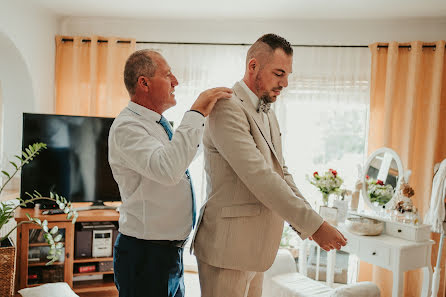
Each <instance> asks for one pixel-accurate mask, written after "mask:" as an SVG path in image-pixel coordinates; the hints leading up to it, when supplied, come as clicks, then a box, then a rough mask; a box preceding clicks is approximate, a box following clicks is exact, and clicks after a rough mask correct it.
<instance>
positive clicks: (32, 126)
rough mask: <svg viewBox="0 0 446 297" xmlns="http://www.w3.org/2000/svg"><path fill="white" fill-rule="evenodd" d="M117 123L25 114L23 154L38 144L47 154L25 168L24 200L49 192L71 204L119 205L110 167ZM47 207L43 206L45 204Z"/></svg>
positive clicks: (74, 117)
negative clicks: (110, 138)
mask: <svg viewBox="0 0 446 297" xmlns="http://www.w3.org/2000/svg"><path fill="white" fill-rule="evenodd" d="M113 120H114V119H113V118H101V117H84V116H66V115H52V114H32V113H24V114H23V139H22V149H24V148H25V147H28V146H29V145H30V144H33V143H35V142H43V143H46V145H47V149H44V150H42V151H41V153H40V154H39V155H38V156H37V157H36V158H34V160H32V161H31V162H30V163H29V164H26V165H25V166H24V167H23V168H22V173H21V183H20V184H21V185H20V194H21V197H22V198H25V197H26V196H27V195H26V194H25V193H26V192H28V193H33V192H34V190H36V191H38V192H39V193H41V194H42V195H43V196H46V197H47V196H49V193H50V192H53V193H57V194H59V195H61V196H64V197H65V198H67V199H68V200H70V201H72V202H96V203H101V202H102V201H120V200H121V198H120V195H119V189H118V185H117V184H116V182H115V180H114V179H113V175H112V172H111V169H110V165H109V164H108V133H109V131H110V126H111V124H112V123H113ZM42 203H43V204H44V201H42Z"/></svg>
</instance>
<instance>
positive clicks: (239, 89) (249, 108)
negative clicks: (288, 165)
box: [233, 82, 282, 164]
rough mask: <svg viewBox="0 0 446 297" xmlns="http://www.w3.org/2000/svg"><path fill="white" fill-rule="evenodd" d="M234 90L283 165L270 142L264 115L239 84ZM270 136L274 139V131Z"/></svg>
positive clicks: (236, 84)
mask: <svg viewBox="0 0 446 297" xmlns="http://www.w3.org/2000/svg"><path fill="white" fill-rule="evenodd" d="M233 90H234V93H235V95H236V96H237V97H238V98H239V99H240V101H242V105H243V106H244V107H245V109H246V110H247V111H248V113H249V114H250V115H251V117H252V118H253V119H254V122H255V123H256V125H257V127H258V128H259V130H260V133H261V134H262V136H263V138H264V139H265V141H266V143H267V144H268V146H269V148H270V150H271V151H272V152H273V154H274V156H275V157H276V159H277V161H278V162H279V164H282V162H281V161H280V159H279V157H278V156H277V153H276V150H275V148H274V145H273V143H272V142H271V140H269V137H268V134H267V132H266V128H265V125H264V124H263V120H262V118H261V116H262V115H261V114H260V113H258V112H257V110H256V109H255V107H254V106H253V105H252V103H251V101H250V99H249V96H248V94H246V92H245V90H244V89H243V87H242V86H241V85H240V84H239V83H238V82H237V83H235V85H234V87H233ZM269 117H270V115H269V112H268V118H269ZM270 125H271V121H270ZM270 130H275V129H270ZM270 134H271V138H273V134H272V131H271V132H270Z"/></svg>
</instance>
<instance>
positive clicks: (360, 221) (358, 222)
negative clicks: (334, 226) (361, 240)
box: [345, 217, 384, 235]
mask: <svg viewBox="0 0 446 297" xmlns="http://www.w3.org/2000/svg"><path fill="white" fill-rule="evenodd" d="M345 228H346V229H347V231H349V232H351V233H354V234H357V235H379V234H381V232H382V231H383V230H384V222H381V221H378V220H374V219H369V218H363V217H359V218H356V217H353V218H347V219H346V220H345Z"/></svg>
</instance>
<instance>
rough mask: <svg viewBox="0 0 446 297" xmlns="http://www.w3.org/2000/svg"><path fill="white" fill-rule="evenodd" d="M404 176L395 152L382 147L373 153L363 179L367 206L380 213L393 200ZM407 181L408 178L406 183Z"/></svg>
mask: <svg viewBox="0 0 446 297" xmlns="http://www.w3.org/2000/svg"><path fill="white" fill-rule="evenodd" d="M403 176H405V172H404V169H403V164H402V162H401V159H400V157H399V156H398V154H397V153H396V152H395V151H394V150H392V149H390V148H387V147H382V148H380V149H378V150H376V151H375V152H373V153H372V154H371V155H370V156H369V158H368V159H367V163H366V164H365V167H364V173H363V177H362V196H363V198H364V202H365V204H366V205H367V206H368V207H369V208H370V209H372V210H374V211H375V212H378V213H380V212H381V211H382V210H383V209H384V208H385V205H386V203H388V202H389V201H390V199H392V196H393V194H394V192H395V189H396V187H397V185H399V183H400V182H401V181H402V180H401V179H402V177H403ZM407 179H408V177H407V176H406V177H405V181H406V182H407Z"/></svg>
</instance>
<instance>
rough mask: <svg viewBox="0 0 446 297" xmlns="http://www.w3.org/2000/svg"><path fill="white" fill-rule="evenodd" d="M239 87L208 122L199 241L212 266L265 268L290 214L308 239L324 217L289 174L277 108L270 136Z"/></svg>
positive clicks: (196, 238)
mask: <svg viewBox="0 0 446 297" xmlns="http://www.w3.org/2000/svg"><path fill="white" fill-rule="evenodd" d="M233 91H234V93H233V96H232V98H231V99H228V100H219V101H218V102H217V104H216V105H215V107H214V109H213V111H212V113H211V114H210V115H209V119H208V122H207V125H206V127H205V131H204V136H203V144H204V155H205V169H206V174H207V182H208V189H207V195H208V199H207V200H206V202H205V204H204V206H203V207H202V208H201V210H200V216H199V220H198V224H197V231H196V233H195V236H194V240H193V241H192V248H194V249H195V255H196V256H197V258H198V259H200V260H201V261H203V262H205V263H208V264H210V265H213V266H216V267H222V268H228V269H236V270H242V271H258V272H261V271H265V270H267V269H268V268H269V267H271V265H272V263H273V261H274V258H275V256H276V254H277V250H278V248H279V244H280V239H281V236H282V230H283V224H284V220H286V221H287V222H289V223H290V224H291V225H293V226H294V227H295V228H296V229H297V230H298V231H299V232H300V236H301V237H302V238H307V237H308V236H311V235H312V234H313V233H314V232H316V231H317V229H318V228H319V227H320V225H321V224H322V222H323V219H322V218H321V217H320V216H319V215H318V214H317V213H316V212H315V211H314V210H313V209H312V208H311V206H310V205H309V204H308V202H307V201H306V200H305V199H304V198H303V196H302V194H301V193H300V192H299V190H298V189H297V187H296V185H295V184H294V181H293V178H292V176H291V175H290V174H289V173H288V170H287V167H286V166H285V163H284V160H283V157H282V144H281V133H280V130H279V124H278V122H277V119H276V117H275V115H274V112H272V111H269V112H268V114H267V115H268V118H269V122H270V130H271V131H270V132H271V140H270V139H269V137H268V136H267V135H268V134H266V133H265V132H266V131H265V129H266V128H265V125H264V124H263V120H262V115H261V114H259V113H258V112H257V111H256V107H254V106H253V104H252V102H251V101H250V100H249V97H248V94H247V93H246V92H245V90H244V89H243V87H242V86H241V85H240V84H239V83H236V84H235V86H234V87H233Z"/></svg>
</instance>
